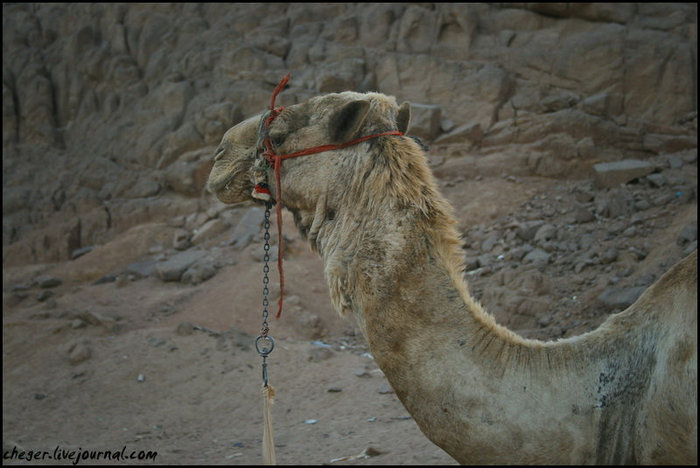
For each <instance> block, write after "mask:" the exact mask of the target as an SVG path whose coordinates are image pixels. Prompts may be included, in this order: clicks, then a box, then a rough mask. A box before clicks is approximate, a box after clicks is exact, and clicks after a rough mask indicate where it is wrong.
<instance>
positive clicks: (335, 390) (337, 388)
mask: <svg viewBox="0 0 700 468" xmlns="http://www.w3.org/2000/svg"><path fill="white" fill-rule="evenodd" d="M327 391H328V393H339V392H342V391H343V389H342V388H340V387H331V388H329V389H328V390H327Z"/></svg>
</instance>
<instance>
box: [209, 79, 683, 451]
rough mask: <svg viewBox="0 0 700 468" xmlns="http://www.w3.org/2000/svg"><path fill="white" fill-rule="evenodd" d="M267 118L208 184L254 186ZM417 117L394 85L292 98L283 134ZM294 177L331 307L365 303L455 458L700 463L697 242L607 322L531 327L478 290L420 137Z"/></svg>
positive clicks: (220, 190) (298, 212) (425, 421)
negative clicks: (473, 291)
mask: <svg viewBox="0 0 700 468" xmlns="http://www.w3.org/2000/svg"><path fill="white" fill-rule="evenodd" d="M259 121H260V116H256V117H253V118H251V119H248V120H246V121H244V122H242V123H240V124H239V125H237V126H235V127H233V128H232V129H230V130H229V131H228V132H227V133H226V135H225V136H224V138H223V141H222V143H221V146H220V147H219V150H218V151H217V155H216V162H215V164H214V166H213V169H212V172H211V175H210V179H209V186H210V189H211V190H212V191H213V192H214V193H215V194H216V195H217V196H218V198H219V199H220V200H221V201H223V202H226V203H236V202H242V201H245V200H251V195H250V193H251V190H252V188H253V184H252V181H251V180H252V179H251V175H250V172H251V167H252V164H253V162H254V160H255V157H256V152H257V151H258V150H257V149H256V142H257V141H258V140H259V139H258V136H259V135H258V130H259V128H258V127H259V125H258V123H259ZM407 124H408V107H407V106H402V107H400V108H399V107H398V106H397V104H396V101H395V99H394V98H393V97H388V96H384V95H382V94H378V93H367V94H359V93H353V92H345V93H340V94H329V95H324V96H319V97H315V98H312V99H310V100H308V101H306V102H304V103H301V104H296V105H293V106H291V107H288V108H286V109H285V110H284V111H283V112H282V113H281V114H280V116H279V117H278V118H277V119H276V120H275V121H274V122H273V123H272V125H271V127H270V130H269V135H270V139H271V141H272V142H273V144H274V145H275V147H276V149H277V152H278V154H285V153H291V152H294V151H298V150H302V149H305V148H309V147H313V146H317V145H323V144H332V143H342V142H344V141H349V140H351V139H353V138H356V137H359V136H363V135H369V134H373V133H377V132H382V131H387V130H394V129H396V128H397V127H398V129H399V130H405V128H406V126H407ZM258 146H259V145H258ZM270 180H273V179H270ZM271 185H273V187H271V188H272V189H274V184H271ZM281 186H282V195H283V204H284V206H285V207H286V208H288V209H289V210H290V211H291V212H292V213H293V214H294V218H295V221H296V224H297V226H298V228H299V229H300V231H301V233H302V234H303V235H304V236H305V237H306V238H307V239H308V241H309V243H310V246H311V248H312V249H313V250H315V251H316V252H318V253H319V254H320V256H321V257H322V258H323V263H324V272H325V277H326V280H327V282H328V286H329V289H330V294H331V298H332V302H333V305H334V306H335V308H336V309H337V310H338V311H339V312H340V313H341V314H351V315H354V316H355V317H356V319H357V321H358V323H359V325H360V327H361V328H362V330H363V332H364V335H365V337H366V339H367V342H368V343H369V347H370V351H371V353H372V355H373V356H374V358H375V359H376V362H377V364H378V365H379V367H380V368H381V369H382V371H384V374H385V375H386V377H387V379H388V380H389V382H390V383H391V386H392V387H393V388H394V390H395V392H396V395H397V396H398V397H399V399H400V400H401V402H402V403H403V404H404V405H405V407H406V408H407V410H408V411H409V412H410V414H411V415H412V416H413V418H414V420H415V421H416V423H417V424H418V426H419V427H420V428H421V430H422V431H423V433H424V434H425V435H426V436H427V437H428V438H429V439H430V440H432V441H433V442H434V443H435V444H437V445H438V446H440V447H441V448H442V449H444V450H445V451H446V452H447V453H449V454H450V455H451V456H452V457H454V458H455V459H456V460H457V461H459V462H460V463H465V464H467V463H480V464H481V463H489V464H490V463H494V464H495V463H517V464H572V463H575V464H582V463H587V464H592V463H598V464H601V463H602V464H608V463H616V464H617V463H641V464H657V463H660V464H663V463H688V464H696V462H697V292H696V290H697V251H696V252H693V253H692V254H691V255H690V256H689V257H687V258H686V259H684V260H682V261H681V262H679V263H678V264H677V265H675V266H674V267H673V268H671V270H670V271H668V272H667V273H666V274H665V275H664V276H662V277H661V278H660V279H659V280H658V281H657V282H656V283H655V284H654V285H652V286H651V287H649V289H647V291H646V292H645V293H644V294H643V295H642V296H641V297H640V298H639V300H637V302H636V303H635V304H633V305H632V306H631V307H629V308H628V309H627V310H625V311H623V312H621V313H619V314H615V315H611V316H610V317H609V318H608V319H607V320H606V321H605V322H604V323H603V324H602V325H601V326H600V327H599V328H598V329H596V330H594V331H592V332H589V333H586V334H584V335H580V336H575V337H571V338H567V339H562V340H559V341H556V342H542V341H537V340H529V339H524V338H522V337H520V336H519V335H517V334H515V333H513V332H511V331H509V330H507V329H506V328H504V327H502V326H500V325H498V324H496V323H495V321H494V319H493V317H492V316H491V315H489V314H488V313H487V312H485V311H484V309H483V308H482V307H481V305H480V304H478V303H477V302H476V301H475V300H474V299H473V298H472V297H471V296H470V295H469V292H468V289H467V285H466V282H465V281H464V279H463V252H462V250H461V247H460V240H459V236H458V234H457V231H456V229H455V220H454V218H453V215H452V213H451V207H450V206H449V204H448V202H447V201H446V200H445V199H444V198H443V196H442V195H441V194H440V193H439V191H438V189H437V186H436V183H435V180H434V178H433V175H432V173H431V171H430V170H429V168H428V165H427V161H426V156H425V154H424V151H423V150H422V149H421V147H420V146H419V145H418V144H417V143H416V142H415V141H414V140H413V139H411V138H409V137H406V136H385V137H380V138H377V139H373V140H370V141H367V142H364V143H360V144H357V145H354V146H349V147H346V148H344V149H342V150H334V151H329V152H325V153H319V154H315V155H311V156H304V157H300V158H294V159H289V160H286V161H284V162H283V164H282V171H281Z"/></svg>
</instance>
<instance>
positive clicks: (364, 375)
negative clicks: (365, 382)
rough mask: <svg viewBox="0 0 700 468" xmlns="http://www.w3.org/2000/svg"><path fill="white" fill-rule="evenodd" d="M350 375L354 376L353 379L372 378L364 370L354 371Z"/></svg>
mask: <svg viewBox="0 0 700 468" xmlns="http://www.w3.org/2000/svg"><path fill="white" fill-rule="evenodd" d="M352 375H354V376H355V377H360V378H363V379H369V378H370V377H372V374H370V373H369V372H367V371H366V370H361V371H355V372H353V373H352Z"/></svg>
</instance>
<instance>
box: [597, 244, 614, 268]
mask: <svg viewBox="0 0 700 468" xmlns="http://www.w3.org/2000/svg"><path fill="white" fill-rule="evenodd" d="M618 255H619V252H618V251H617V249H616V248H614V247H611V248H609V249H608V250H606V251H605V253H604V254H603V255H602V256H601V257H600V261H601V263H603V264H605V265H607V264H608V263H612V262H614V261H615V260H617V256H618Z"/></svg>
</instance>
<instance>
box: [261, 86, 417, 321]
mask: <svg viewBox="0 0 700 468" xmlns="http://www.w3.org/2000/svg"><path fill="white" fill-rule="evenodd" d="M291 77H292V75H291V73H287V74H286V75H285V76H284V78H282V81H280V83H279V84H278V85H277V86H276V87H275V89H274V91H273V92H272V99H271V100H270V115H268V117H267V118H266V119H265V138H264V140H263V142H264V145H265V151H263V153H262V156H263V157H264V158H265V159H266V160H267V162H268V163H269V164H271V165H272V166H273V168H274V171H275V198H276V202H277V237H278V239H279V245H278V246H279V248H278V253H277V267H278V269H279V273H280V298H279V310H278V312H277V316H276V317H277V318H280V315H281V314H282V297H283V295H284V272H283V270H282V242H283V239H282V186H281V184H280V174H281V168H282V161H283V160H284V159H289V158H296V157H298V156H306V155H309V154H316V153H322V152H324V151H331V150H337V149H341V148H345V147H347V146H352V145H356V144H358V143H362V142H363V141H367V140H371V139H373V138H378V137H381V136H388V135H395V136H402V135H403V133H402V132H400V131H398V130H392V131H389V132H382V133H376V134H373V135H367V136H363V137H359V138H356V139H354V140H351V141H348V142H345V143H341V144H337V145H321V146H314V147H312V148H307V149H304V150H301V151H297V152H295V153H290V154H277V153H275V150H274V149H273V148H272V143H271V142H270V135H269V130H270V125H272V122H273V121H274V120H275V119H276V118H277V116H278V115H279V114H280V113H281V112H282V111H283V110H284V107H281V106H280V107H275V100H276V99H277V95H278V94H279V93H281V92H282V90H283V89H284V87H285V85H286V84H287V82H288V81H289V80H290V78H291ZM256 190H257V187H256Z"/></svg>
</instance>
